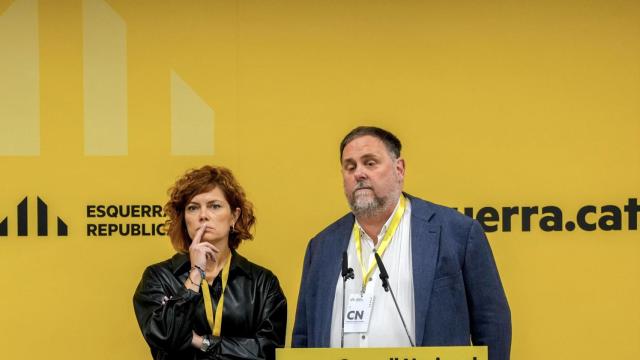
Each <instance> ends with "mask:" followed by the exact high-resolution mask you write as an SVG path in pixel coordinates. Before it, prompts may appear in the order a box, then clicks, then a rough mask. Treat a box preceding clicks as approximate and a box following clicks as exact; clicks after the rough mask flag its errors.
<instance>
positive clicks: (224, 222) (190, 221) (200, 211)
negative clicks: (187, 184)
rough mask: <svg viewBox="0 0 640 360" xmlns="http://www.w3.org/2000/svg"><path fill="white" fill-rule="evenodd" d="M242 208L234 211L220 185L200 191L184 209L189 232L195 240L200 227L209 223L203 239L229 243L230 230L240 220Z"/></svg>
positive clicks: (211, 241)
mask: <svg viewBox="0 0 640 360" xmlns="http://www.w3.org/2000/svg"><path fill="white" fill-rule="evenodd" d="M239 215H240V209H238V208H236V209H234V210H233V211H232V210H231V207H230V206H229V203H228V202H227V199H226V198H225V196H224V193H223V192H222V190H220V188H219V187H215V188H213V190H210V191H207V192H203V193H200V194H198V195H196V196H194V197H193V199H191V201H189V202H188V203H187V205H186V206H185V209H184V220H185V223H186V224H187V232H188V233H189V237H190V238H191V239H192V240H193V238H194V236H195V235H196V232H197V231H198V229H200V227H201V226H203V225H207V230H206V231H205V232H204V234H203V235H202V239H201V241H207V242H210V243H214V244H215V243H219V242H220V241H224V242H226V243H227V244H228V241H229V231H230V230H231V227H232V226H233V225H234V224H235V222H236V220H238V216H239Z"/></svg>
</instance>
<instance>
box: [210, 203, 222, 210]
mask: <svg viewBox="0 0 640 360" xmlns="http://www.w3.org/2000/svg"><path fill="white" fill-rule="evenodd" d="M221 207H222V206H220V204H211V205H209V208H210V209H220V208H221Z"/></svg>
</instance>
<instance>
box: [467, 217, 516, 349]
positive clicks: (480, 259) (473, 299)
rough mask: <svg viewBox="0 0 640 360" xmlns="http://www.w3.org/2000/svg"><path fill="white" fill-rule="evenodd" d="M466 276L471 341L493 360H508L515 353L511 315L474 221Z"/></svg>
mask: <svg viewBox="0 0 640 360" xmlns="http://www.w3.org/2000/svg"><path fill="white" fill-rule="evenodd" d="M463 275H464V279H465V289H466V293H467V302H468V304H469V315H470V320H471V341H472V342H473V344H474V345H486V346H488V348H489V360H508V359H509V357H510V350H511V311H510V310H509V304H508V303H507V297H506V295H505V292H504V289H503V287H502V283H501V281H500V275H499V274H498V269H497V267H496V264H495V260H494V258H493V253H492V252H491V247H490V246H489V242H488V241H487V237H486V235H485V233H484V231H483V230H482V227H481V226H480V224H479V223H478V222H477V221H476V220H474V221H473V223H472V225H471V228H470V231H469V235H468V239H467V244H466V249H465V257H464V266H463Z"/></svg>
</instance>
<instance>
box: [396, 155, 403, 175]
mask: <svg viewBox="0 0 640 360" xmlns="http://www.w3.org/2000/svg"><path fill="white" fill-rule="evenodd" d="M404 170H405V164H404V159H403V158H399V159H398V160H396V173H397V174H398V177H399V178H400V180H404Z"/></svg>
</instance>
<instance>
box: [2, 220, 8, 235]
mask: <svg viewBox="0 0 640 360" xmlns="http://www.w3.org/2000/svg"><path fill="white" fill-rule="evenodd" d="M7 223H8V219H7V218H6V217H5V218H4V220H2V222H0V236H7V235H9V228H8V226H7Z"/></svg>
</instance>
